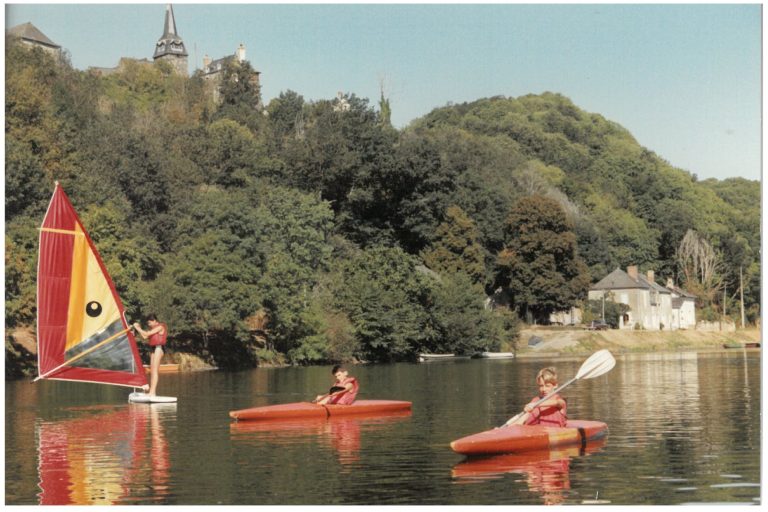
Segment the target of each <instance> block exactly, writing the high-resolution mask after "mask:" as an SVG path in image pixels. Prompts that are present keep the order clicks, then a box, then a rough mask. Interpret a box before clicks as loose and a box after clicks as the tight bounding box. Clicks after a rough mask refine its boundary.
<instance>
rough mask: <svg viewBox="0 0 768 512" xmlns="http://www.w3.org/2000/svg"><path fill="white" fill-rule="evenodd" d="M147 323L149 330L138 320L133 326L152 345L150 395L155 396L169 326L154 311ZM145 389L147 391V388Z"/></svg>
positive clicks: (148, 317)
mask: <svg viewBox="0 0 768 512" xmlns="http://www.w3.org/2000/svg"><path fill="white" fill-rule="evenodd" d="M147 325H148V326H149V330H147V331H145V330H144V329H142V328H141V324H139V323H138V322H136V323H134V324H133V327H134V328H135V329H136V330H137V331H138V332H139V334H141V337H142V338H143V339H145V340H149V346H150V347H152V355H151V357H150V363H149V367H150V380H149V395H150V396H155V394H156V392H157V382H158V381H159V380H160V361H162V359H163V347H164V346H165V342H166V340H167V339H168V326H167V325H165V324H163V323H160V322H158V321H157V315H155V314H154V313H152V314H150V315H149V316H147ZM144 391H147V389H145V390H144Z"/></svg>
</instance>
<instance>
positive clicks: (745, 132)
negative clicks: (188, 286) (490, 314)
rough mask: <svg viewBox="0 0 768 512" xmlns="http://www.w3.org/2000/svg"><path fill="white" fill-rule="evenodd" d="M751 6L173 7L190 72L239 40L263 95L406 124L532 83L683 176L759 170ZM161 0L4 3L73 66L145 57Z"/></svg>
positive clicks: (756, 23) (530, 90) (757, 48)
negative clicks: (291, 96)
mask: <svg viewBox="0 0 768 512" xmlns="http://www.w3.org/2000/svg"><path fill="white" fill-rule="evenodd" d="M761 7H762V6H761V5H759V4H741V5H737V4H675V5H672V4H633V5H628V4H601V3H598V4H484V5H472V4H450V3H449V4H430V3H427V4H410V3H389V4H333V5H324V4H313V3H310V4H300V5H299V4H205V3H192V4H190V3H185V4H175V5H174V14H175V17H176V27H177V31H178V33H179V35H180V36H181V38H182V39H183V40H184V44H185V46H186V48H187V51H188V53H189V61H190V73H191V72H193V71H194V70H195V69H196V68H199V67H200V66H201V63H202V59H203V56H204V55H206V54H207V55H209V56H210V57H211V58H213V59H216V58H220V57H223V56H226V55H231V54H233V53H234V52H235V49H236V48H237V47H238V45H239V44H240V43H243V44H244V45H245V47H246V52H247V53H246V58H247V59H248V60H249V61H250V62H251V64H252V66H253V67H254V68H255V69H257V70H258V71H260V72H261V84H262V97H263V100H264V102H265V103H269V101H270V100H271V99H272V98H275V97H277V96H278V95H279V94H280V93H281V92H283V91H287V90H292V91H295V92H297V93H299V94H301V95H302V96H303V97H304V99H305V100H307V101H314V100H320V99H330V98H334V97H335V96H336V94H337V92H339V91H342V92H345V93H354V94H355V95H357V96H358V97H363V98H368V99H369V100H370V104H371V105H372V106H375V107H376V108H378V106H377V104H378V100H379V97H380V94H381V90H382V87H383V90H384V94H385V96H387V97H389V99H390V104H391V107H392V122H393V124H394V125H395V126H396V127H398V128H403V127H405V126H407V125H408V124H409V123H410V122H411V121H413V120H414V119H417V118H419V117H421V116H423V115H425V114H427V113H429V112H430V111H432V110H433V109H435V108H438V107H442V106H445V105H446V104H449V103H455V104H458V103H463V102H471V101H474V100H477V99H480V98H486V97H491V96H506V97H512V98H516V97H519V96H523V95H526V94H540V93H543V92H545V91H550V92H555V93H560V94H562V95H564V96H566V97H568V98H569V99H570V100H571V101H573V102H574V104H576V105H577V106H578V107H579V108H581V109H583V110H585V111H587V112H592V113H597V114H600V115H602V116H604V117H605V118H607V119H609V120H611V121H614V122H616V123H618V124H620V125H622V126H623V127H624V128H626V129H627V130H629V131H630V132H631V133H632V135H633V136H634V137H635V139H636V140H637V141H638V143H640V144H641V145H642V146H644V147H646V148H648V149H650V150H651V151H653V152H655V153H656V154H657V155H659V156H660V157H662V158H664V159H665V160H666V161H668V162H669V163H670V164H672V165H673V166H675V167H677V168H680V169H682V170H684V171H688V172H690V173H692V174H696V175H697V176H698V178H699V179H707V178H717V179H726V178H730V177H743V178H747V179H751V180H760V179H761V150H762V134H761V115H762V85H761V79H762V53H761V52H762V41H761V36H762V33H761V31H762V27H761V21H762V11H761ZM164 16H165V4H159V3H158V4H154V3H144V4H131V5H127V4H94V3H89V4H30V3H24V4H8V3H6V4H5V25H6V28H9V27H12V26H15V25H18V24H20V23H25V22H28V21H29V22H32V23H33V24H34V25H35V26H36V27H37V28H38V29H40V30H41V31H42V32H43V33H44V34H45V35H47V36H48V37H49V38H50V39H51V40H53V41H54V42H55V43H57V44H59V45H61V46H62V47H63V48H64V49H66V50H67V51H68V52H69V54H70V59H71V62H72V65H73V66H74V67H76V68H78V69H87V68H88V67H90V66H96V67H114V66H116V65H117V63H118V61H119V59H120V58H121V57H133V58H147V59H151V58H152V53H153V51H154V45H155V43H156V42H157V40H158V39H159V38H160V36H161V35H162V33H163V22H164Z"/></svg>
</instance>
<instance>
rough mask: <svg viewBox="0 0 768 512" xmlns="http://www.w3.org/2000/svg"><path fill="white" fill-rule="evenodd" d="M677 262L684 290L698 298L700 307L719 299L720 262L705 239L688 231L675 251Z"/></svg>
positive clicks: (719, 257)
mask: <svg viewBox="0 0 768 512" xmlns="http://www.w3.org/2000/svg"><path fill="white" fill-rule="evenodd" d="M677 262H678V265H679V267H680V271H681V272H682V275H683V282H684V284H685V287H686V289H687V290H688V291H689V292H691V293H693V294H694V295H696V296H697V297H698V298H699V301H700V302H701V305H702V306H705V307H706V306H709V305H712V304H713V303H714V302H716V301H717V300H718V299H719V292H720V291H721V290H722V284H723V282H722V260H721V256H720V255H719V254H718V253H717V252H716V251H715V250H714V248H713V247H712V245H710V243H709V242H707V240H706V239H704V238H703V237H702V236H701V235H699V234H698V233H697V232H696V231H693V230H692V229H689V230H688V232H687V233H686V234H685V236H684V237H683V240H682V241H681V242H680V246H679V247H678V249H677Z"/></svg>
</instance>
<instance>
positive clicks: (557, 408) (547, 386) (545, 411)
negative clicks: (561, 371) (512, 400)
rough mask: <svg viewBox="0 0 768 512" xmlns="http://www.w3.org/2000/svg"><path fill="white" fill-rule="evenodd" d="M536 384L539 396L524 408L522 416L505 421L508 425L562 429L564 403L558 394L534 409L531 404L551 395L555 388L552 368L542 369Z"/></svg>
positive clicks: (563, 424)
mask: <svg viewBox="0 0 768 512" xmlns="http://www.w3.org/2000/svg"><path fill="white" fill-rule="evenodd" d="M536 383H537V384H538V385H539V396H537V397H534V398H533V399H532V400H531V401H530V402H529V403H528V405H526V406H525V412H524V413H523V415H522V416H520V417H519V418H517V419H515V418H512V419H510V420H509V421H507V422H506V423H505V424H504V426H505V427H506V426H508V425H547V426H551V427H564V426H565V424H566V422H567V421H568V415H567V412H566V403H565V400H563V397H561V396H560V395H559V394H555V395H552V397H551V398H549V400H547V401H545V402H542V403H540V404H539V405H537V406H536V407H533V404H534V403H536V402H538V401H539V400H540V399H542V398H544V397H545V396H547V395H549V394H550V393H552V391H554V390H555V388H556V387H557V372H556V371H555V369H554V368H552V367H550V368H544V369H542V370H541V371H539V373H538V375H536Z"/></svg>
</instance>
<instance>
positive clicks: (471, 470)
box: [452, 439, 606, 505]
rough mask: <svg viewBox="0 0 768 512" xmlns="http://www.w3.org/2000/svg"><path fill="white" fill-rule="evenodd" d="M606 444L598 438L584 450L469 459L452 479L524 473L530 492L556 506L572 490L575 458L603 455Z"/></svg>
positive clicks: (471, 480)
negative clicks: (571, 475) (602, 451)
mask: <svg viewBox="0 0 768 512" xmlns="http://www.w3.org/2000/svg"><path fill="white" fill-rule="evenodd" d="M605 443H606V440H605V439H598V440H596V441H590V442H589V443H588V444H587V445H586V446H584V447H581V446H570V447H563V448H556V449H552V450H544V451H533V452H523V453H510V454H505V455H496V456H493V457H482V458H468V459H465V460H464V461H462V462H459V463H458V464H456V465H455V466H454V467H453V471H452V476H453V478H454V479H455V481H456V482H457V483H477V482H484V481H487V480H492V479H497V478H501V477H502V476H503V475H505V474H509V473H517V474H522V475H525V482H526V484H527V485H528V490H529V491H531V492H533V493H536V494H539V495H541V498H542V503H544V504H545V505H556V504H560V503H563V502H564V501H565V498H566V496H565V494H566V492H567V491H568V490H569V489H570V488H571V480H570V466H571V459H572V458H574V457H579V456H584V455H588V454H591V453H596V452H599V451H601V450H602V449H603V447H604V446H605Z"/></svg>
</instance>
